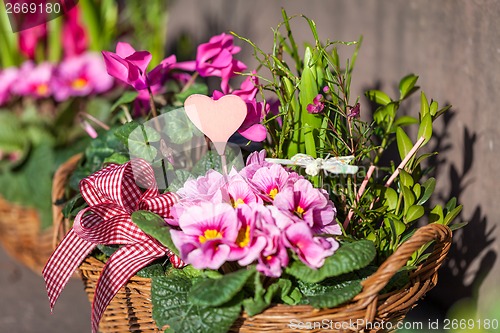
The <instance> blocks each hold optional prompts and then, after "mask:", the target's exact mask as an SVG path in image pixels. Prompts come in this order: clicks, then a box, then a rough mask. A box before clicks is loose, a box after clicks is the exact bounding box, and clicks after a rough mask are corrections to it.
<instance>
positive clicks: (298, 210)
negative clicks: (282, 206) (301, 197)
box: [295, 206, 304, 217]
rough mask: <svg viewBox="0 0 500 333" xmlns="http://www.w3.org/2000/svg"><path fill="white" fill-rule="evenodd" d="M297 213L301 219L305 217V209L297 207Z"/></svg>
mask: <svg viewBox="0 0 500 333" xmlns="http://www.w3.org/2000/svg"><path fill="white" fill-rule="evenodd" d="M295 213H297V215H298V216H299V217H302V215H304V208H302V207H300V206H297V208H295Z"/></svg>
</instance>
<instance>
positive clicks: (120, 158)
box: [104, 153, 130, 164]
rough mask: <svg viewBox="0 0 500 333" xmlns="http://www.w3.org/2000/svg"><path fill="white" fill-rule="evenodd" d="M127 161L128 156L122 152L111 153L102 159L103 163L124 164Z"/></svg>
mask: <svg viewBox="0 0 500 333" xmlns="http://www.w3.org/2000/svg"><path fill="white" fill-rule="evenodd" d="M128 161H130V159H129V158H128V156H125V155H123V154H122V153H113V155H111V156H109V157H106V158H105V159H104V163H116V164H125V163H127V162H128Z"/></svg>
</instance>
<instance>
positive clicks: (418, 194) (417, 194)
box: [412, 183, 422, 199]
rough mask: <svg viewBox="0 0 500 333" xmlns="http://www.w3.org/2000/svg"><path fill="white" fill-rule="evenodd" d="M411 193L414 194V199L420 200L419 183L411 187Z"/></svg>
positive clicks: (420, 190) (420, 188)
mask: <svg viewBox="0 0 500 333" xmlns="http://www.w3.org/2000/svg"><path fill="white" fill-rule="evenodd" d="M412 190H413V193H415V197H416V198H417V199H418V198H420V195H421V194H422V186H420V184H419V183H416V184H415V185H413V188H412Z"/></svg>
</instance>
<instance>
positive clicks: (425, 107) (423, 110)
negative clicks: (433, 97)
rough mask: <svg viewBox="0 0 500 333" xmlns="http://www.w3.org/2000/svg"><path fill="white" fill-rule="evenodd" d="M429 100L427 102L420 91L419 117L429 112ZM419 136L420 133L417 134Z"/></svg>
mask: <svg viewBox="0 0 500 333" xmlns="http://www.w3.org/2000/svg"><path fill="white" fill-rule="evenodd" d="M429 111H430V110H429V102H427V97H425V94H424V92H423V91H422V92H421V93H420V119H421V120H422V119H424V117H425V116H427V115H428V114H430V113H429ZM418 137H420V135H419V136H418Z"/></svg>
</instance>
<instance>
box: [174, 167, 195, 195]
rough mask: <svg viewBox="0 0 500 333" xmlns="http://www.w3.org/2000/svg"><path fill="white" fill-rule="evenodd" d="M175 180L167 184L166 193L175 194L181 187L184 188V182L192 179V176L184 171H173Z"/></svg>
mask: <svg viewBox="0 0 500 333" xmlns="http://www.w3.org/2000/svg"><path fill="white" fill-rule="evenodd" d="M174 172H175V179H174V180H172V181H171V182H170V184H168V191H170V192H177V191H178V190H179V189H180V188H181V187H183V186H184V184H185V183H186V181H188V180H189V179H193V178H194V177H193V175H192V174H191V173H190V172H189V171H187V170H184V169H178V170H175V171H174Z"/></svg>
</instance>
